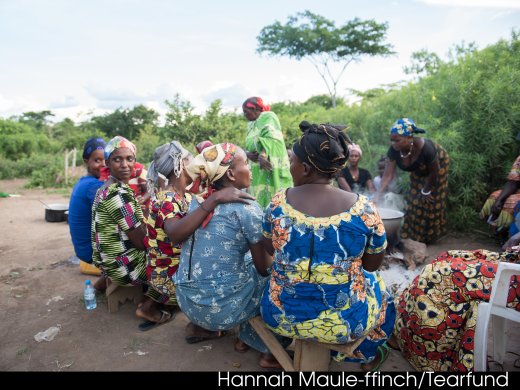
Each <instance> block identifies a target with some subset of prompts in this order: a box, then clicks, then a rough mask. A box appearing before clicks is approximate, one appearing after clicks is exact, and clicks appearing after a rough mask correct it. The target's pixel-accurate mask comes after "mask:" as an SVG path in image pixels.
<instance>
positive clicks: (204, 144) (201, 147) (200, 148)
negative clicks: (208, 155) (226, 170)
mask: <svg viewBox="0 0 520 390" xmlns="http://www.w3.org/2000/svg"><path fill="white" fill-rule="evenodd" d="M210 146H213V142H211V141H201V142H199V143H198V144H197V145H196V146H195V149H197V153H202V151H203V150H204V149H206V148H207V147H210Z"/></svg>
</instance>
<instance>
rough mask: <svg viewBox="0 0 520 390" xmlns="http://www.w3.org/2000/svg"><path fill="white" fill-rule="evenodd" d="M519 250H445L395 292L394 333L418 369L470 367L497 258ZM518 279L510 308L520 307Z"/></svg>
mask: <svg viewBox="0 0 520 390" xmlns="http://www.w3.org/2000/svg"><path fill="white" fill-rule="evenodd" d="M519 260H520V259H519V255H518V253H506V252H503V253H496V252H490V251H486V250H482V249H481V250H475V251H448V252H446V253H443V254H441V255H440V256H439V257H437V258H436V259H435V260H434V261H433V262H432V263H431V264H429V265H427V266H426V267H425V268H424V270H423V271H422V273H421V274H420V275H418V276H417V277H416V278H415V280H414V281H413V282H412V284H411V285H410V286H409V287H408V288H407V289H406V290H404V292H403V293H402V295H401V296H400V297H399V302H398V305H397V321H396V323H395V329H394V334H395V335H396V336H397V340H398V343H399V346H400V348H401V351H402V353H403V356H404V357H405V358H406V359H407V360H408V361H409V362H410V363H411V365H412V366H414V368H415V369H417V370H421V371H472V370H473V356H474V355H473V347H474V338H475V325H476V320H477V309H478V304H479V303H480V302H487V301H489V298H490V296H491V286H492V284H493V279H494V278H495V272H496V270H497V267H498V263H499V262H501V261H509V262H515V263H518V262H519ZM519 282H520V278H518V277H517V276H515V277H513V278H512V282H511V286H510V289H509V296H508V304H507V306H508V307H513V308H515V309H516V310H520V303H519V302H520V301H519V299H520V284H519Z"/></svg>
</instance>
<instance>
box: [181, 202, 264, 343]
mask: <svg viewBox="0 0 520 390" xmlns="http://www.w3.org/2000/svg"><path fill="white" fill-rule="evenodd" d="M198 206H199V204H198V202H197V201H196V200H193V201H192V203H191V205H190V210H191V211H192V210H193V209H195V208H197V207H198ZM261 238H262V210H261V209H260V206H259V205H258V203H256V202H253V203H252V204H250V205H245V204H242V203H229V204H222V205H219V206H217V208H216V209H215V213H214V215H213V217H212V218H211V220H210V222H209V224H208V225H207V226H206V227H205V228H199V229H198V230H197V231H196V232H195V233H194V234H193V235H192V236H191V237H190V238H189V239H188V240H187V241H185V242H184V243H183V244H182V250H181V257H180V263H179V269H178V271H177V272H176V273H175V275H174V276H173V280H174V283H175V286H176V289H177V301H178V303H179V306H180V308H181V310H182V311H183V312H184V313H185V314H186V316H187V317H188V318H189V320H190V321H192V322H193V323H195V324H197V325H199V326H201V327H202V328H204V329H208V330H227V329H232V328H234V327H235V326H238V325H240V333H239V337H240V339H241V340H242V341H244V342H245V343H246V344H248V345H250V346H251V347H253V348H255V349H257V350H259V351H261V352H268V349H267V347H266V346H265V345H264V344H263V342H262V341H261V339H260V338H259V337H258V336H257V335H256V333H255V332H254V330H253V329H252V327H251V326H250V325H249V324H248V321H247V320H248V319H250V318H252V317H255V316H257V315H259V314H260V308H259V307H260V298H261V295H262V292H263V289H264V286H265V282H266V278H263V277H261V276H260V275H259V274H258V273H257V272H256V269H255V267H254V264H253V262H252V258H251V255H250V253H249V245H252V244H256V243H258V242H259V241H260V240H261Z"/></svg>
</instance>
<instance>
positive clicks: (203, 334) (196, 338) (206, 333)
mask: <svg viewBox="0 0 520 390" xmlns="http://www.w3.org/2000/svg"><path fill="white" fill-rule="evenodd" d="M186 331H187V332H189V333H192V334H191V335H187V336H185V337H184V340H186V342H187V343H188V344H195V343H200V342H201V341H206V340H213V339H218V338H220V337H222V336H224V335H225V334H226V332H225V331H223V330H216V331H211V330H207V329H204V328H202V327H200V326H198V325H195V324H194V323H193V322H190V323H189V324H188V325H187V326H186ZM195 333H199V334H198V335H197V334H195Z"/></svg>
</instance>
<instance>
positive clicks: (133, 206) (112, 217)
mask: <svg viewBox="0 0 520 390" xmlns="http://www.w3.org/2000/svg"><path fill="white" fill-rule="evenodd" d="M135 157H136V147H135V145H134V144H133V143H131V142H130V141H128V140H127V139H126V138H124V137H120V136H117V137H114V138H112V139H111V140H110V141H109V142H108V143H107V145H106V146H105V159H106V163H107V166H108V167H109V169H110V177H109V178H108V180H107V181H106V182H105V184H104V185H103V186H102V187H101V188H100V189H99V190H98V192H97V194H96V198H95V200H94V204H93V206H92V220H93V224H92V245H93V255H92V260H93V262H94V264H95V265H96V266H97V267H99V268H101V270H102V272H103V274H104V275H105V276H107V277H109V278H110V279H111V281H112V282H113V283H116V284H117V285H119V286H136V285H148V282H147V280H146V250H145V245H144V237H145V234H146V227H145V226H146V225H145V223H144V222H145V221H144V216H143V211H142V209H141V206H140V205H139V202H138V201H137V199H136V198H135V195H134V192H133V190H132V189H131V188H130V187H129V186H128V181H129V180H130V177H131V175H132V170H133V168H134V164H135ZM160 298H161V294H160V293H159V292H158V291H156V290H155V289H153V288H151V287H150V288H148V289H147V291H146V293H145V298H144V300H143V302H142V304H141V305H140V306H139V307H138V308H137V311H136V315H137V316H138V317H140V318H143V319H145V320H147V321H151V322H155V323H165V322H167V321H169V320H170V319H171V318H172V315H171V313H170V312H168V311H166V310H159V304H158V302H159V301H160Z"/></svg>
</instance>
